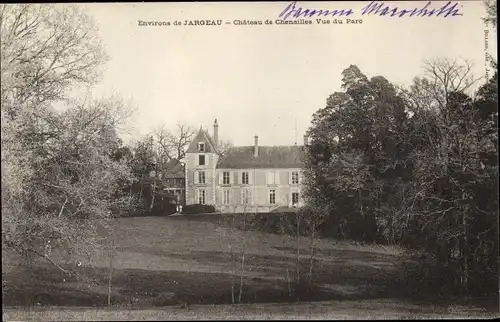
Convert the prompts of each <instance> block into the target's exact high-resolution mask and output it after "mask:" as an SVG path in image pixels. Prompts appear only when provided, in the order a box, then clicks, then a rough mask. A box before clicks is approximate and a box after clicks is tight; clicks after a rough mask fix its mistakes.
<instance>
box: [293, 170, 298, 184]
mask: <svg viewBox="0 0 500 322" xmlns="http://www.w3.org/2000/svg"><path fill="white" fill-rule="evenodd" d="M292 184H299V172H298V171H293V172H292Z"/></svg>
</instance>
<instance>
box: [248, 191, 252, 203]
mask: <svg viewBox="0 0 500 322" xmlns="http://www.w3.org/2000/svg"><path fill="white" fill-rule="evenodd" d="M248 203H249V204H252V190H248Z"/></svg>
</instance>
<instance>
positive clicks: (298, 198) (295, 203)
mask: <svg viewBox="0 0 500 322" xmlns="http://www.w3.org/2000/svg"><path fill="white" fill-rule="evenodd" d="M294 194H297V202H293V195H294ZM299 203H300V194H299V192H298V191H294V192H292V205H294V206H295V205H298V204H299Z"/></svg>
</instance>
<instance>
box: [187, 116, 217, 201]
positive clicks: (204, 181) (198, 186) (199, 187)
mask: <svg viewBox="0 0 500 322" xmlns="http://www.w3.org/2000/svg"><path fill="white" fill-rule="evenodd" d="M217 132H218V125H217V120H216V121H215V123H214V136H218V133H217ZM217 158H218V155H217V150H216V141H215V138H212V137H211V136H210V134H209V133H208V132H207V131H206V130H204V129H202V128H200V130H199V131H198V133H197V134H196V136H195V137H194V139H193V140H192V141H191V144H190V145H189V147H188V149H187V151H186V168H185V169H186V204H187V205H192V204H198V203H201V204H206V205H214V204H215V167H216V165H217Z"/></svg>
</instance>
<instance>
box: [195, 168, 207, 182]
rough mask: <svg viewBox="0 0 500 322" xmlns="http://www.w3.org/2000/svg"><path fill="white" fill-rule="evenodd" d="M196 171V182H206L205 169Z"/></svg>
mask: <svg viewBox="0 0 500 322" xmlns="http://www.w3.org/2000/svg"><path fill="white" fill-rule="evenodd" d="M197 172H198V183H199V184H207V174H206V173H205V171H197ZM202 174H203V176H202ZM201 178H203V180H201Z"/></svg>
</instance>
